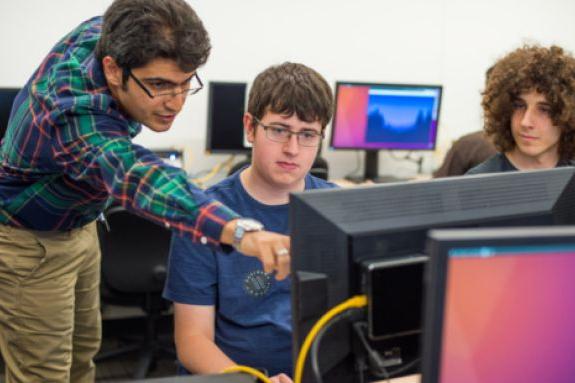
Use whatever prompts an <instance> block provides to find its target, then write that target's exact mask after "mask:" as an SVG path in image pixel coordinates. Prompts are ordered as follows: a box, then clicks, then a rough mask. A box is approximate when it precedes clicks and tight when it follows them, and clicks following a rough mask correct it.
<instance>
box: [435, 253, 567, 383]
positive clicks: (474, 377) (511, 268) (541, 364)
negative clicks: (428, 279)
mask: <svg viewBox="0 0 575 383" xmlns="http://www.w3.org/2000/svg"><path fill="white" fill-rule="evenodd" d="M447 262H448V264H447V274H446V289H445V295H444V297H445V305H444V312H443V330H442V340H441V344H442V346H441V356H440V360H439V364H440V365H439V371H440V374H439V380H438V381H439V382H440V383H460V382H466V383H480V382H490V383H507V382H522V383H536V382H542V381H545V382H554V383H567V382H572V381H573V376H575V327H574V324H575V278H574V277H573V270H575V246H574V245H566V246H562V245H543V246H511V247H506V246H503V247H490V246H482V247H476V248H453V249H451V250H450V251H449V255H448V261H447Z"/></svg>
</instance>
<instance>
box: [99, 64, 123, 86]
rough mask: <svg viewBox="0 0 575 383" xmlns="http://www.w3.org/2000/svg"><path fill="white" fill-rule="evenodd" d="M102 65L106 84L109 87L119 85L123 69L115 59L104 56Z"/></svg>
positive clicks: (120, 84)
mask: <svg viewBox="0 0 575 383" xmlns="http://www.w3.org/2000/svg"><path fill="white" fill-rule="evenodd" d="M102 67H103V68H104V76H105V77H106V81H107V82H108V84H109V85H110V86H111V87H116V88H118V87H121V86H122V73H123V70H122V68H120V67H119V66H118V64H116V60H114V59H113V58H112V57H111V56H106V57H104V58H103V59H102Z"/></svg>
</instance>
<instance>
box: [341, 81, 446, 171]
mask: <svg viewBox="0 0 575 383" xmlns="http://www.w3.org/2000/svg"><path fill="white" fill-rule="evenodd" d="M335 87H336V103H335V114H334V118H333V124H332V133H331V141H330V147H331V148H333V149H354V150H358V149H359V150H365V164H364V179H369V180H374V181H377V179H378V176H379V172H378V151H379V150H410V151H411V150H433V149H435V142H436V138H437V127H438V123H439V110H440V105H441V94H442V87H441V86H440V85H406V84H373V83H371V84H370V83H358V82H337V83H336V86H335Z"/></svg>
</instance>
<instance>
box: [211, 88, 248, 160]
mask: <svg viewBox="0 0 575 383" xmlns="http://www.w3.org/2000/svg"><path fill="white" fill-rule="evenodd" d="M246 87H247V84H246V83H245V82H210V83H209V85H208V92H209V95H208V98H209V101H208V130H207V135H206V151H207V152H209V153H231V154H238V153H240V154H242V153H245V154H248V153H250V152H251V148H249V147H248V146H246V145H245V140H244V125H243V116H244V111H245V104H246Z"/></svg>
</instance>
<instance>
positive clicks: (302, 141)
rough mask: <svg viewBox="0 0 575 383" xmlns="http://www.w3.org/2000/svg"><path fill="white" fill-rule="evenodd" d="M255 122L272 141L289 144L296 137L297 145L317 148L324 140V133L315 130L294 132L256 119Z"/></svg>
mask: <svg viewBox="0 0 575 383" xmlns="http://www.w3.org/2000/svg"><path fill="white" fill-rule="evenodd" d="M254 120H255V122H257V123H258V125H261V126H262V128H264V130H265V132H266V137H267V138H268V139H270V140H271V141H275V142H281V143H286V142H289V140H290V139H291V136H296V138H297V143H298V144H299V145H300V146H307V147H317V146H319V144H320V143H321V140H322V139H323V132H322V133H318V132H315V131H313V130H302V131H301V132H293V131H291V130H290V129H289V128H286V127H283V126H277V125H265V124H263V123H262V122H261V121H260V120H258V119H257V118H255V117H254Z"/></svg>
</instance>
